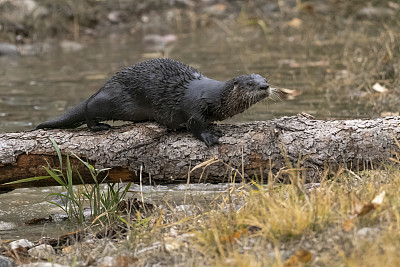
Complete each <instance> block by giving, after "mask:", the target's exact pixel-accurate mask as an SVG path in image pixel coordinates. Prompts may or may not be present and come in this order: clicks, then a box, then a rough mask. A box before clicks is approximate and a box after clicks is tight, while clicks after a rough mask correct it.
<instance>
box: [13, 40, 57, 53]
mask: <svg viewBox="0 0 400 267" xmlns="http://www.w3.org/2000/svg"><path fill="white" fill-rule="evenodd" d="M52 49H53V46H52V45H51V44H49V43H35V44H21V45H19V46H18V51H19V54H20V55H21V56H38V55H43V54H45V53H48V52H50V51H51V50H52Z"/></svg>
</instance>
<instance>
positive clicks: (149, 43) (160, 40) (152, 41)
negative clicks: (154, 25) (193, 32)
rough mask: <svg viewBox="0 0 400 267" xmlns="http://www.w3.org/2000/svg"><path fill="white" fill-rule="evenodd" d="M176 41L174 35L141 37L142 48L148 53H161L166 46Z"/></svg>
mask: <svg viewBox="0 0 400 267" xmlns="http://www.w3.org/2000/svg"><path fill="white" fill-rule="evenodd" d="M176 40H177V37H176V35H174V34H167V35H158V34H148V35H146V36H144V37H143V41H142V43H143V46H144V47H145V48H146V49H147V50H149V51H163V50H165V48H166V47H167V45H168V44H170V43H172V42H175V41H176Z"/></svg>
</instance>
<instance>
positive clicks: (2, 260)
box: [0, 256, 15, 267]
mask: <svg viewBox="0 0 400 267" xmlns="http://www.w3.org/2000/svg"><path fill="white" fill-rule="evenodd" d="M0 266H1V267H13V266H15V263H14V261H13V260H12V259H10V258H7V257H4V256H0Z"/></svg>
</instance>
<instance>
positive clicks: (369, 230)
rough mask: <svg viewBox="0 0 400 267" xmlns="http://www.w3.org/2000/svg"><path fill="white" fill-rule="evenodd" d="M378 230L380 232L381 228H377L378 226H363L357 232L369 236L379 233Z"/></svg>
mask: <svg viewBox="0 0 400 267" xmlns="http://www.w3.org/2000/svg"><path fill="white" fill-rule="evenodd" d="M378 232H379V229H377V228H371V227H363V228H361V229H360V230H358V231H357V234H358V235H360V236H364V237H367V236H371V235H374V234H377V233H378Z"/></svg>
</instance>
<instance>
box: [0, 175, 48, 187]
mask: <svg viewBox="0 0 400 267" xmlns="http://www.w3.org/2000/svg"><path fill="white" fill-rule="evenodd" d="M48 178H51V176H37V177H30V178H25V179H21V180H18V181H12V182H8V183H5V184H3V185H9V184H19V183H27V182H35V181H39V180H43V179H48Z"/></svg>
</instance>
